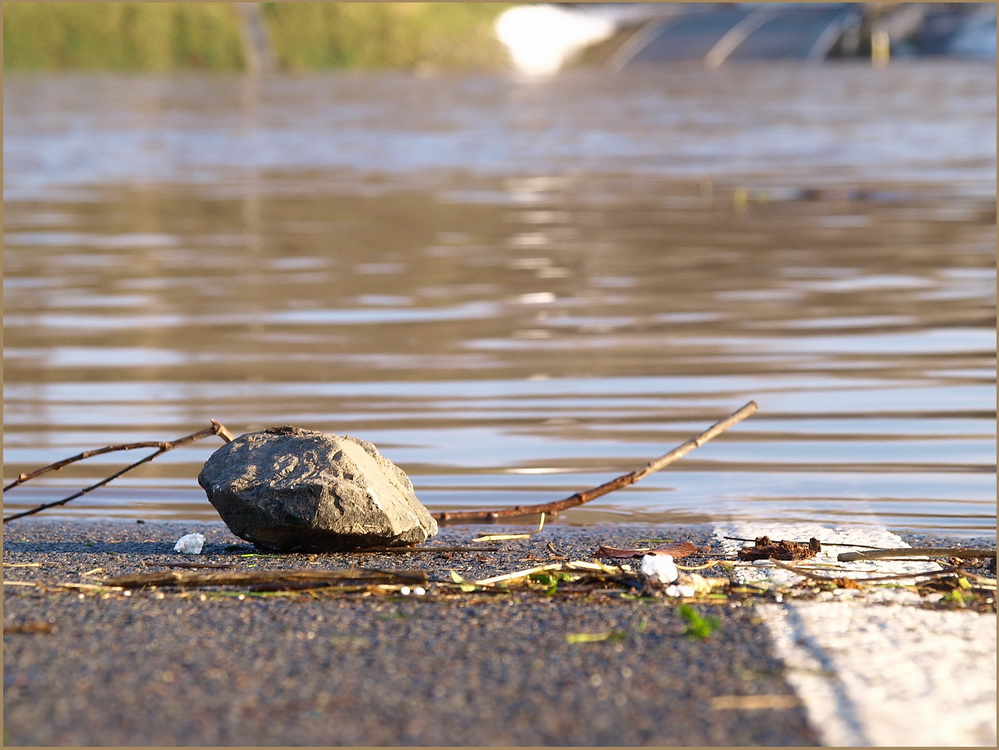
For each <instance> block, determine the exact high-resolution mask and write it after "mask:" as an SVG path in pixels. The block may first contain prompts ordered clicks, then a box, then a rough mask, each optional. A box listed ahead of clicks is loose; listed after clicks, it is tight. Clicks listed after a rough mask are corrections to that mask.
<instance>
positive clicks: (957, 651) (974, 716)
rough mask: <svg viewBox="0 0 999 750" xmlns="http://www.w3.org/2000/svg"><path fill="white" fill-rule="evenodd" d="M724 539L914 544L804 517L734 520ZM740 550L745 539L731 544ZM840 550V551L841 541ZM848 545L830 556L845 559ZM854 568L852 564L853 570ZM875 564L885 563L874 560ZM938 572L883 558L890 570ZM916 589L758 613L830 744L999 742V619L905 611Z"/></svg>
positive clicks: (758, 572)
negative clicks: (874, 598) (780, 521)
mask: <svg viewBox="0 0 999 750" xmlns="http://www.w3.org/2000/svg"><path fill="white" fill-rule="evenodd" d="M715 533H716V535H717V536H718V537H719V538H721V537H724V536H736V537H742V538H746V539H753V538H755V537H757V536H763V535H764V534H766V535H767V536H769V537H770V538H771V539H774V540H779V539H792V540H796V541H807V540H808V539H809V538H810V537H812V536H814V537H816V538H818V539H819V540H821V541H823V542H827V543H828V542H838V543H854V544H867V545H872V546H879V547H892V548H897V547H906V546H908V545H907V544H906V543H905V542H904V541H903V540H902V539H901V538H900V537H899V536H897V535H895V534H892V533H891V532H888V531H887V530H885V529H876V528H874V529H855V528H846V529H844V528H839V529H833V528H824V527H820V526H813V525H805V524H781V525H777V524H748V523H728V524H720V525H718V526H717V527H716V530H715ZM725 543H726V545H728V546H729V548H730V549H736V548H738V547H739V546H742V544H743V543H741V542H729V541H726V542H725ZM834 549H835V548H834ZM839 551H842V550H835V551H831V552H824V553H823V554H822V555H821V556H820V558H819V561H820V562H835V557H836V554H837V553H838V552H839ZM855 565H856V564H855V563H851V564H850V566H849V567H850V568H851V569H860V568H854V566H855ZM865 565H867V566H869V568H870V569H871V570H872V571H873V570H874V569H875V565H874V564H871V563H865ZM925 569H937V566H935V565H933V564H929V563H919V562H915V563H913V562H887V561H878V563H877V564H876V570H877V571H879V572H883V573H890V572H911V571H913V570H925ZM767 576H770V577H771V578H772V579H774V580H779V581H781V582H791V581H795V580H799V577H798V576H796V575H794V574H793V573H789V572H787V571H783V570H780V569H776V570H775V569H773V568H769V569H766V568H765V567H763V566H760V567H757V568H743V569H738V570H737V577H739V578H741V579H743V580H747V581H749V580H760V579H761V578H764V577H767ZM913 597H915V598H918V597H916V595H914V594H909V595H908V596H906V593H905V592H898V593H896V592H890V591H885V592H884V593H883V594H882V595H881V597H880V601H881V603H871V598H870V597H869V596H867V595H862V597H861V598H862V599H863V601H862V602H850V601H846V600H843V601H834V602H823V601H793V600H788V601H786V602H784V603H783V604H764V605H759V606H758V607H757V611H758V612H759V614H760V616H761V617H762V618H763V620H764V622H765V623H766V626H767V628H768V629H769V631H770V633H771V636H772V638H773V641H774V648H775V651H776V654H777V655H778V656H779V657H780V658H781V660H782V661H783V662H784V665H785V667H786V670H787V671H786V677H787V680H788V682H789V684H790V685H791V686H792V687H793V688H794V690H795V692H796V693H797V694H798V697H799V698H800V699H801V701H802V703H803V704H804V705H805V708H806V711H807V712H808V716H809V721H810V722H811V724H812V726H813V727H814V728H815V730H816V731H817V732H818V734H819V737H820V738H821V740H822V743H823V744H824V745H827V746H840V747H843V746H870V747H884V746H896V747H955V746H964V747H968V746H982V747H995V745H996V616H995V615H992V614H986V615H983V614H978V613H976V612H961V611H936V610H926V609H919V608H916V607H913V606H907V605H908V604H911V603H912V601H913Z"/></svg>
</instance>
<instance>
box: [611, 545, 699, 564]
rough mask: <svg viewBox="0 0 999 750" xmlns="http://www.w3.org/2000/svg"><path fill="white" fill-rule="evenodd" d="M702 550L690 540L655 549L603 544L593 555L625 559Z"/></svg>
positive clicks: (681, 554)
mask: <svg viewBox="0 0 999 750" xmlns="http://www.w3.org/2000/svg"><path fill="white" fill-rule="evenodd" d="M698 550H700V547H695V546H694V545H693V544H691V543H690V542H674V543H673V544H666V545H663V546H661V547H655V548H653V549H620V548H618V547H608V546H606V545H601V546H600V547H599V548H598V549H597V551H596V552H594V553H593V557H606V558H615V559H618V560H625V559H628V558H632V557H645V556H646V555H672V556H673V557H686V556H687V555H692V554H693V553H695V552H697V551H698Z"/></svg>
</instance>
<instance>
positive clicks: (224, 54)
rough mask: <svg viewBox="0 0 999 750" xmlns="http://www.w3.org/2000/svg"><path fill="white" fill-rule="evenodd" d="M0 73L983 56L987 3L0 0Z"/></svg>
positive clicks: (992, 19)
mask: <svg viewBox="0 0 999 750" xmlns="http://www.w3.org/2000/svg"><path fill="white" fill-rule="evenodd" d="M4 19H5V24H4V63H5V68H6V69H7V70H26V69H34V70H39V69H41V70H68V69H89V70H99V69H103V70H175V69H181V68H194V69H209V70H273V69H280V70H286V71H295V70H299V71H304V70H321V69H329V68H343V67H348V68H396V69H398V68H409V69H419V70H435V69H477V70H482V69H489V70H498V69H501V68H503V67H505V66H508V65H510V64H511V63H512V64H513V66H514V67H516V68H517V69H518V70H521V71H523V72H527V73H535V74H549V73H553V72H556V71H558V70H560V69H562V68H564V67H566V66H569V65H578V64H586V65H594V66H606V67H610V68H611V69H614V70H619V69H622V68H625V67H631V66H634V65H638V64H643V63H665V62H674V61H691V60H694V61H702V62H703V63H704V64H705V65H706V66H708V67H711V68H716V67H719V66H720V65H723V64H726V63H731V62H737V61H745V60H772V59H794V60H801V61H816V60H825V59H831V58H849V57H865V56H866V57H871V58H872V59H874V60H875V61H876V62H883V61H884V60H885V59H887V58H888V57H889V56H917V55H952V56H965V57H967V56H973V57H991V58H992V59H994V58H995V46H996V45H995V39H996V31H995V26H996V7H995V4H994V3H595V4H590V3H562V4H525V5H516V4H509V3H297V2H296V3H16V2H15V3H7V4H5V7H4Z"/></svg>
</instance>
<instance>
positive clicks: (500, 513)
mask: <svg viewBox="0 0 999 750" xmlns="http://www.w3.org/2000/svg"><path fill="white" fill-rule="evenodd" d="M755 411H756V402H755V401H750V402H749V403H748V404H746V405H745V406H743V407H742V408H741V409H739V410H738V411H735V412H733V413H732V414H730V415H729V416H727V417H726V418H725V419H723V420H721V421H720V422H715V424H713V425H711V426H710V427H709V428H708V429H706V430H705V431H704V432H702V433H701V434H700V435H698V436H697V437H694V438H691V439H690V440H688V441H687V442H686V443H684V444H683V445H680V446H678V447H676V448H674V449H673V450H671V451H670V452H669V453H667V454H666V455H664V456H660V457H659V458H657V459H655V460H654V461H651V462H649V463H648V464H646V465H645V466H643V467H642V468H641V469H638V470H636V471H633V472H631V473H630V474H622V475H621V476H619V477H617V478H616V479H612V480H610V481H609V482H606V483H604V484H602V485H600V486H599V487H593V488H592V489H588V490H583V491H582V492H577V493H576V494H574V495H570V496H569V497H567V498H565V499H564V500H557V501H555V502H553V503H541V504H538V505H515V506H514V507H512V508H500V509H498V510H457V511H444V512H441V513H433V514H432V515H433V517H434V518H435V519H436V520H437V522H438V523H451V522H458V523H475V522H478V521H495V520H497V519H499V518H515V517H517V516H530V515H534V514H536V513H548V514H552V513H558V512H559V511H563V510H566V509H567V508H574V507H576V506H577V505H582V504H583V503H588V502H589V501H590V500H593V499H595V498H598V497H601V496H603V495H606V494H608V493H610V492H613V491H614V490H619V489H621V488H622V487H627V486H628V485H631V484H634V483H635V482H637V481H639V480H640V479H644V478H645V477H647V476H648V475H649V474H652V473H653V472H655V471H659V470H660V469H662V468H665V467H666V466H669V465H670V464H672V463H674V462H676V461H679V460H680V459H681V458H683V457H684V456H686V455H687V454H688V453H690V452H691V451H692V450H694V448H698V447H700V446H702V445H704V444H705V443H706V442H708V441H709V440H711V438H713V437H716V436H717V435H720V434H721V433H722V432H724V431H725V430H727V429H728V428H729V427H732V426H733V425H735V424H738V423H739V422H741V421H742V420H743V419H745V418H746V417H748V416H749V415H750V414H752V413H753V412H755Z"/></svg>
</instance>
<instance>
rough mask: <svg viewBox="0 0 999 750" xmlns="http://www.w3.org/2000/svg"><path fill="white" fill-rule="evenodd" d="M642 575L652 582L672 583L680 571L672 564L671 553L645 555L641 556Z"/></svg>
mask: <svg viewBox="0 0 999 750" xmlns="http://www.w3.org/2000/svg"><path fill="white" fill-rule="evenodd" d="M641 571H642V575H643V576H645V577H646V578H648V579H649V580H650V581H652V582H653V583H664V584H668V583H673V581H675V580H676V579H677V578H679V577H680V572H679V571H678V570H677V569H676V565H674V564H673V555H645V556H644V557H642V567H641Z"/></svg>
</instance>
